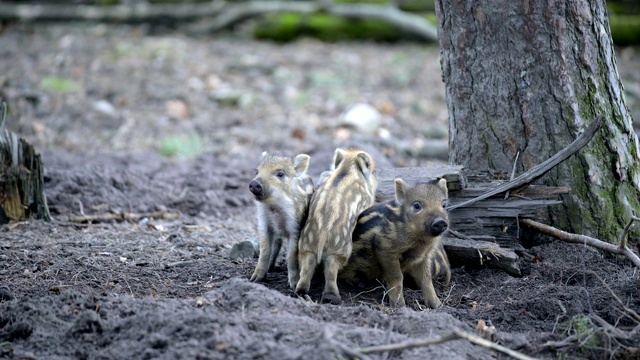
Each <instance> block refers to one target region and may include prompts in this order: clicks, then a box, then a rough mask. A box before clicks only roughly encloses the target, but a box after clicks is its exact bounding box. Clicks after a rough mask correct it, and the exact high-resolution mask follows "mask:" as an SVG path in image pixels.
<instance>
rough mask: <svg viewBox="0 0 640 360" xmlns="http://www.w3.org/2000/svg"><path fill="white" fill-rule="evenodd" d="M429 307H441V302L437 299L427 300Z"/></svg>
mask: <svg viewBox="0 0 640 360" xmlns="http://www.w3.org/2000/svg"><path fill="white" fill-rule="evenodd" d="M429 307H430V308H432V309H437V308H439V307H442V302H441V301H440V300H439V299H435V300H432V301H429Z"/></svg>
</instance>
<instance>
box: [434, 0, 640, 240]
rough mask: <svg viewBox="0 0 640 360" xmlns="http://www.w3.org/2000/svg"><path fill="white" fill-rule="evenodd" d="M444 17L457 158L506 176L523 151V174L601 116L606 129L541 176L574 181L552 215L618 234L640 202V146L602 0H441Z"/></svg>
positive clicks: (553, 181) (560, 221) (577, 226)
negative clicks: (619, 74)
mask: <svg viewBox="0 0 640 360" xmlns="http://www.w3.org/2000/svg"><path fill="white" fill-rule="evenodd" d="M436 16H437V19H438V41H439V44H440V48H441V66H442V72H443V80H444V82H445V93H446V99H447V107H448V110H449V122H450V136H449V145H450V155H449V161H450V163H452V164H459V165H463V166H464V167H465V168H466V169H467V170H468V171H481V170H487V169H489V170H490V171H496V172H505V173H507V172H510V171H511V168H512V167H513V162H514V159H515V158H516V154H517V153H518V152H519V153H520V156H519V159H520V162H519V163H518V164H517V170H518V172H524V171H526V170H528V169H530V168H532V167H534V166H535V165H537V164H539V163H541V162H542V161H544V160H545V159H547V158H548V157H550V156H551V155H552V154H554V153H556V152H558V151H559V150H560V149H562V148H563V147H564V146H566V145H567V144H569V143H570V142H571V141H572V140H573V139H574V138H575V137H576V136H577V133H579V132H580V131H582V130H583V129H584V128H586V126H587V125H588V124H589V123H590V122H592V121H595V119H596V118H597V117H598V116H602V117H603V119H604V123H603V128H602V130H601V131H600V132H599V133H598V134H597V135H596V137H595V138H594V139H593V140H592V141H591V142H590V143H589V144H588V145H587V146H586V147H585V148H584V149H582V150H581V151H580V152H578V153H577V154H576V155H575V156H573V157H572V158H571V159H569V160H568V161H566V162H564V163H562V164H560V165H559V166H558V167H556V168H555V169H554V170H552V171H551V172H550V173H549V174H548V175H546V176H545V177H543V178H542V179H541V181H542V182H543V184H545V185H550V186H571V187H572V189H573V191H572V193H570V194H567V195H563V199H562V200H563V204H562V205H561V206H557V207H554V208H553V210H552V211H550V214H549V215H550V221H551V222H553V223H556V224H557V226H558V227H561V228H565V229H569V230H570V231H572V232H576V233H584V234H590V235H592V236H594V237H598V238H601V239H608V240H609V241H615V240H616V239H618V238H619V235H620V233H621V232H622V229H623V228H624V226H625V224H626V223H627V222H628V221H629V219H630V218H631V216H632V215H633V211H634V209H640V200H639V194H640V168H639V160H640V153H639V150H638V149H639V146H638V138H637V136H636V134H635V133H634V131H633V127H632V121H631V116H630V114H629V112H628V111H627V107H626V105H625V102H624V97H623V95H622V83H621V81H620V78H619V76H618V72H617V69H616V64H615V55H614V49H613V43H612V41H611V34H610V31H609V22H608V19H607V13H606V7H605V3H604V0H571V1H569V0H557V1H541V0H528V1H511V0H492V1H489V0H480V1H473V0H438V1H436ZM635 234H636V235H637V234H638V232H637V231H636V232H635Z"/></svg>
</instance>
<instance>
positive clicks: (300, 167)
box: [293, 154, 311, 175]
mask: <svg viewBox="0 0 640 360" xmlns="http://www.w3.org/2000/svg"><path fill="white" fill-rule="evenodd" d="M310 160H311V156H309V155H307V154H300V155H298V156H296V158H295V159H293V167H294V169H295V170H296V174H298V175H302V174H304V173H305V172H307V169H308V168H309V161H310Z"/></svg>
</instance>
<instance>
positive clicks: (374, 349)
mask: <svg viewBox="0 0 640 360" xmlns="http://www.w3.org/2000/svg"><path fill="white" fill-rule="evenodd" d="M456 339H463V340H467V341H469V342H470V343H472V344H476V345H480V346H482V347H486V348H488V349H491V350H496V351H500V352H501V353H504V354H507V355H509V356H511V357H513V358H515V359H518V360H532V359H534V358H532V357H530V356H528V355H525V354H522V353H520V352H518V351H515V350H511V349H509V348H507V347H504V346H502V345H498V344H496V343H493V342H491V341H489V340H486V339H483V338H481V337H479V336H476V335H473V334H471V333H468V332H466V331H462V330H460V329H457V328H454V329H453V331H452V332H451V333H450V334H448V335H444V336H440V337H437V338H435V339H425V340H418V341H407V342H403V343H397V344H388V345H377V346H369V347H364V348H359V349H356V350H355V351H356V352H359V353H362V354H371V353H379V352H388V351H399V350H407V349H413V348H416V347H423V346H430V345H435V344H442V343H444V342H447V341H451V340H456Z"/></svg>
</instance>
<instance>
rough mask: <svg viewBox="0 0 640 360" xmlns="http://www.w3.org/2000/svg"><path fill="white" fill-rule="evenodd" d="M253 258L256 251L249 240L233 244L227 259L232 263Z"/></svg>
mask: <svg viewBox="0 0 640 360" xmlns="http://www.w3.org/2000/svg"><path fill="white" fill-rule="evenodd" d="M255 256H256V249H255V248H254V247H253V243H252V242H251V241H249V240H245V241H241V242H239V243H236V244H234V245H233V247H232V248H231V251H230V252H229V259H231V260H233V261H237V260H243V259H246V258H253V257H255Z"/></svg>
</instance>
